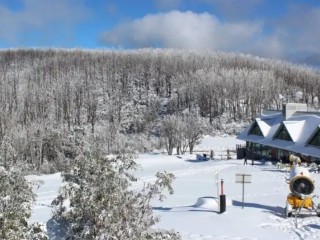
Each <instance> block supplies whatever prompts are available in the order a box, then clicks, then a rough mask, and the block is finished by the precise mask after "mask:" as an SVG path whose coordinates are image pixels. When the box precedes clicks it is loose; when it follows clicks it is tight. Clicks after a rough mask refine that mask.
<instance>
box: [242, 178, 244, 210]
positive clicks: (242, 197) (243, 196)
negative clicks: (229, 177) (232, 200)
mask: <svg viewBox="0 0 320 240" xmlns="http://www.w3.org/2000/svg"><path fill="white" fill-rule="evenodd" d="M242 208H244V174H243V175H242Z"/></svg>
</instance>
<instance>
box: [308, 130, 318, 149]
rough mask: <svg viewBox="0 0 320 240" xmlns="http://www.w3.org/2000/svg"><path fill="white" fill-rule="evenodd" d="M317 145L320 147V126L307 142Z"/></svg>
mask: <svg viewBox="0 0 320 240" xmlns="http://www.w3.org/2000/svg"><path fill="white" fill-rule="evenodd" d="M307 144H309V145H313V146H316V147H320V131H319V128H317V129H316V132H315V133H314V134H313V136H312V137H311V139H310V141H309V142H308V143H307Z"/></svg>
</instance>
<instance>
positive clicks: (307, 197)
mask: <svg viewBox="0 0 320 240" xmlns="http://www.w3.org/2000/svg"><path fill="white" fill-rule="evenodd" d="M289 160H290V161H292V167H291V170H290V174H289V178H288V179H286V181H287V183H288V184H289V188H290V192H291V193H289V195H288V196H287V202H286V207H285V216H286V217H290V216H292V214H293V213H294V215H295V217H297V216H298V215H299V214H300V212H301V210H302V209H307V210H308V211H309V212H316V213H317V215H318V216H319V217H320V209H319V205H318V206H317V207H315V204H314V202H313V198H314V197H315V195H314V190H315V185H314V180H313V178H312V176H311V174H310V172H309V170H308V169H307V168H305V167H302V166H300V163H301V160H300V158H299V157H298V156H292V155H290V157H289Z"/></svg>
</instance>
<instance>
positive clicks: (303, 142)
mask: <svg viewBox="0 0 320 240" xmlns="http://www.w3.org/2000/svg"><path fill="white" fill-rule="evenodd" d="M255 122H256V123H257V125H259V128H260V129H261V132H262V133H263V136H256V135H252V134H249V130H250V128H251V127H252V124H253V123H254V122H253V123H252V124H251V125H250V126H249V127H247V128H246V129H245V130H243V131H242V132H241V133H240V135H238V137H237V138H238V139H241V140H244V141H250V142H255V143H259V144H263V145H268V146H271V147H275V148H280V149H285V150H288V151H290V152H297V153H301V154H304V155H310V156H314V157H319V158H320V147H318V146H314V145H311V144H309V143H310V141H311V139H312V137H313V136H314V135H315V134H316V133H317V131H318V130H317V129H318V128H319V126H320V116H319V115H317V114H313V113H312V112H305V113H303V114H301V113H299V114H293V115H292V116H291V117H290V118H288V119H286V120H285V119H284V117H283V115H282V113H281V112H280V111H279V112H274V113H272V114H268V115H261V116H260V117H259V118H256V119H255ZM282 126H283V127H284V128H285V129H286V130H287V132H288V133H289V135H290V138H291V140H292V141H288V140H282V139H277V138H274V136H275V135H276V134H277V132H278V131H279V129H280V128H281V127H282ZM319 136H320V132H319Z"/></svg>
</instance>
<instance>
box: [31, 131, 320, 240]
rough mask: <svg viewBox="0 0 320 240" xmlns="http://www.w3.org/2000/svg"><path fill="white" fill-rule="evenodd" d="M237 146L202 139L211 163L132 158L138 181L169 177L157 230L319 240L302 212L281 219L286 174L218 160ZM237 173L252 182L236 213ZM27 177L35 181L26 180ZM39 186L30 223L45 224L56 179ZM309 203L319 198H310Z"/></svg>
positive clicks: (196, 239)
mask: <svg viewBox="0 0 320 240" xmlns="http://www.w3.org/2000/svg"><path fill="white" fill-rule="evenodd" d="M241 143H242V144H243V142H241V141H239V140H236V139H235V138H234V137H205V138H204V139H203V141H202V143H201V144H200V145H198V146H197V147H196V149H198V150H200V149H210V150H214V152H215V155H216V158H215V160H209V161H198V160H196V155H189V154H186V155H183V156H177V155H173V156H167V155H166V154H164V153H162V152H153V153H148V154H142V155H140V156H139V158H138V159H137V162H138V163H139V164H140V166H141V168H140V169H139V170H138V171H137V173H136V174H137V176H138V177H139V178H140V181H139V182H138V183H137V184H136V185H135V186H134V187H137V188H139V187H140V186H142V184H143V182H146V181H153V180H154V179H155V178H154V174H155V173H156V172H157V171H164V170H166V171H168V172H172V173H174V175H175V176H176V180H175V181H174V184H173V188H174V191H175V193H174V194H173V195H170V196H168V197H167V199H165V200H164V201H163V202H159V201H153V202H152V205H153V208H154V212H155V214H157V215H159V216H160V217H161V221H160V222H159V223H158V224H157V225H156V227H157V228H164V229H169V230H170V229H174V230H176V231H178V232H180V234H181V235H182V237H183V239H185V240H209V239H237V240H240V239H320V218H318V217H317V216H315V214H310V213H309V212H306V211H304V214H303V215H301V216H299V217H298V219H297V223H298V226H297V227H296V226H295V220H294V218H293V217H291V218H285V217H284V214H283V212H284V207H285V203H286V197H287V195H288V193H289V187H288V184H287V183H286V182H285V178H286V177H288V172H287V171H286V170H285V169H278V168H277V166H275V165H269V164H268V163H267V164H263V163H261V162H256V164H255V165H253V166H252V165H251V161H250V160H248V165H243V160H236V159H235V155H232V157H233V159H232V160H226V159H223V160H221V156H220V155H223V153H224V152H225V151H226V149H230V150H234V149H235V145H236V144H241ZM237 173H248V174H251V176H252V178H251V180H252V183H248V184H246V185H245V196H244V208H242V184H239V183H236V182H235V175H236V174H237ZM312 177H313V178H314V180H315V186H316V189H315V194H319V193H320V174H317V173H313V174H312ZM29 178H35V177H34V176H33V177H32V176H30V177H29ZM37 178H38V179H39V178H40V179H42V180H44V184H43V185H42V186H41V187H40V188H39V189H38V190H36V192H37V194H38V199H37V203H36V205H35V207H34V212H33V214H32V216H31V219H30V221H31V222H35V221H42V222H44V223H46V222H47V221H49V219H50V211H51V209H50V207H49V204H50V202H51V201H52V199H53V198H54V197H55V196H56V194H57V189H58V188H57V187H58V185H59V184H60V183H61V180H60V177H59V174H54V175H45V176H40V177H37ZM217 179H218V185H220V181H221V179H223V181H224V193H225V195H226V197H227V207H226V212H224V213H222V214H220V213H219V212H220V211H219V206H218V204H217V195H218V193H217V190H218V189H217ZM314 202H315V203H318V202H320V199H318V198H315V199H314Z"/></svg>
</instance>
